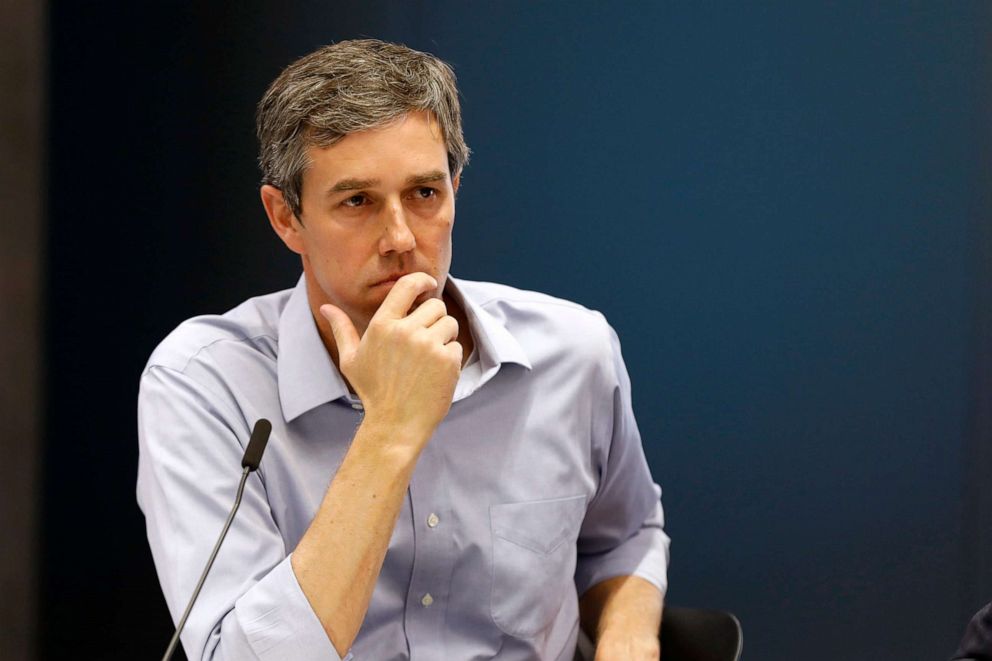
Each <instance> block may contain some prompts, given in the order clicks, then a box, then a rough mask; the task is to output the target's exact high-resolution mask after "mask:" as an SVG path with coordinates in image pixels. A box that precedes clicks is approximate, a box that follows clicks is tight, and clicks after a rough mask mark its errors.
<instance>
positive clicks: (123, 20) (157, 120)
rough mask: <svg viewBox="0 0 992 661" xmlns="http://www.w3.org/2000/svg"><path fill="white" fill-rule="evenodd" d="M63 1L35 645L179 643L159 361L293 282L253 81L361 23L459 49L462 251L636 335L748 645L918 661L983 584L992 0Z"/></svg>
mask: <svg viewBox="0 0 992 661" xmlns="http://www.w3.org/2000/svg"><path fill="white" fill-rule="evenodd" d="M50 24H51V62H50V74H51V85H50V99H49V101H50V152H51V155H50V167H49V172H50V176H49V202H48V204H49V212H50V225H51V226H50V241H49V269H48V273H49V284H48V331H47V346H48V356H49V358H48V360H49V365H48V402H49V410H50V412H51V413H50V414H49V416H48V419H47V432H48V433H47V438H48V450H47V463H46V468H45V479H46V488H45V504H44V512H45V532H44V538H43V544H42V556H43V567H42V574H43V575H42V613H41V617H42V627H41V628H42V632H41V633H42V650H43V653H44V658H63V657H68V656H71V655H73V654H74V655H76V657H75V658H80V657H79V655H82V657H83V658H108V657H109V658H138V657H142V658H155V654H156V653H161V652H160V650H161V649H162V648H164V643H165V641H166V640H167V638H168V636H169V635H170V633H171V631H170V630H169V626H170V624H169V621H168V617H167V615H166V613H165V609H164V603H163V600H162V598H161V595H160V593H159V592H158V588H157V583H156V581H155V577H154V572H153V568H152V566H151V560H150V555H149V553H148V550H147V544H146V542H145V539H144V536H143V521H142V519H141V517H140V513H139V512H138V510H137V507H136V505H135V503H134V493H133V489H134V478H135V469H136V468H135V467H136V461H137V445H136V438H135V419H134V407H135V404H134V398H135V395H136V391H137V379H138V375H139V373H140V371H141V367H142V365H143V364H144V361H145V359H146V358H147V356H148V354H149V353H150V351H151V349H152V348H153V347H154V345H155V344H156V343H157V342H158V341H159V340H160V339H161V338H162V337H164V335H165V334H166V333H167V332H168V331H169V330H170V329H171V328H172V327H174V326H175V325H176V324H177V323H178V322H179V321H181V320H182V319H184V318H186V317H189V316H192V315H194V314H198V313H203V312H219V311H223V310H225V309H228V308H230V307H232V306H233V305H235V304H236V303H238V302H239V301H241V300H243V299H244V298H246V297H247V296H250V295H253V294H257V293H261V292H266V291H271V290H275V289H281V288H285V287H288V286H291V285H292V284H293V282H294V281H295V276H296V274H297V273H298V270H299V266H298V263H297V262H296V261H295V260H294V259H293V258H292V257H291V256H290V255H289V254H288V253H287V252H286V251H285V250H284V249H283V248H282V246H281V244H280V243H279V242H278V240H277V239H276V237H274V236H273V235H272V234H271V231H270V230H269V229H268V226H267V222H266V220H265V217H264V214H263V211H262V208H261V205H260V204H259V203H258V197H257V182H258V172H257V169H256V167H255V163H254V157H255V142H254V137H253V112H254V105H255V103H256V102H257V100H258V99H259V98H260V96H261V95H262V93H263V92H264V90H265V87H266V86H267V84H268V83H269V82H270V81H271V80H272V79H273V78H274V77H275V76H276V75H277V74H278V72H279V71H280V70H281V69H282V67H284V66H285V65H286V64H288V63H289V62H290V61H291V60H292V59H294V58H295V57H297V56H300V55H303V54H305V53H307V52H309V51H311V50H312V49H314V48H315V47H317V46H319V45H322V44H325V43H328V42H330V41H332V40H338V39H343V38H350V37H357V36H375V37H379V38H383V39H387V40H398V41H403V42H405V43H407V44H408V45H410V46H412V47H415V48H420V49H423V50H428V51H430V52H433V53H435V54H437V55H439V56H440V57H442V58H443V59H445V60H447V61H449V62H451V63H452V64H453V65H454V66H455V68H456V72H457V73H458V76H459V82H460V86H461V90H462V94H463V97H464V98H463V112H464V119H465V132H466V137H467V140H468V142H469V145H470V146H471V147H472V148H473V150H474V154H473V159H472V162H471V164H470V165H469V167H468V169H467V170H466V172H465V173H464V176H463V182H462V188H461V190H460V191H459V200H458V222H457V225H456V230H455V258H454V264H453V268H452V271H453V273H455V274H456V275H458V276H461V277H467V278H475V279H489V280H498V281H502V282H507V283H509V284H513V285H516V286H520V287H526V288H531V289H538V290H542V291H546V292H548V293H551V294H555V295H559V296H563V297H566V298H570V299H573V300H576V301H579V302H581V303H583V304H585V305H587V306H589V307H593V308H597V309H599V310H601V311H603V312H604V313H605V314H606V315H607V317H608V318H609V319H610V321H611V322H612V324H613V325H614V326H615V328H616V329H617V331H618V333H619V334H620V337H621V339H622V341H623V346H624V353H625V357H626V359H627V363H628V368H629V370H630V374H631V379H632V382H633V387H634V403H635V410H636V411H637V413H638V418H639V422H640V428H641V432H642V435H643V438H644V444H645V449H646V452H647V455H648V458H649V460H650V463H651V466H652V469H653V471H654V474H655V476H656V478H657V479H658V481H659V482H660V483H661V484H662V486H663V488H664V503H665V506H666V511H667V517H668V530H669V532H670V534H671V536H672V538H673V544H672V564H671V569H670V579H671V589H670V592H669V602H670V603H677V604H682V605H703V606H712V607H721V608H727V609H730V610H733V611H734V612H736V613H737V614H738V615H739V616H740V618H741V620H742V621H743V623H744V628H745V632H746V633H745V639H746V646H745V658H747V659H752V660H767V661H775V660H779V659H782V660H784V659H794V658H806V659H810V660H823V661H826V660H836V659H869V658H872V659H875V658H880V659H920V660H923V659H941V658H945V657H948V656H949V655H950V653H951V652H952V651H953V648H954V646H955V645H956V642H957V640H958V638H959V637H960V634H961V632H962V630H963V626H964V623H965V621H966V619H967V617H966V616H967V614H968V613H969V612H970V611H974V610H977V608H978V606H979V605H981V603H984V602H985V601H987V600H988V599H990V598H992V594H990V593H989V592H990V591H992V585H988V584H980V583H981V577H980V575H979V572H978V569H977V568H976V566H975V564H974V552H975V547H974V540H975V539H978V531H977V530H976V527H978V526H981V525H984V524H985V523H986V522H985V521H983V520H982V519H980V518H979V517H978V516H977V515H975V516H972V515H966V514H965V512H966V507H965V505H966V503H965V502H964V500H965V496H964V494H965V489H966V488H968V487H969V486H970V487H972V488H974V485H973V484H971V485H969V484H968V483H966V482H967V480H966V475H967V473H966V471H965V464H966V462H968V461H970V457H971V455H969V454H968V452H966V448H968V447H970V446H969V445H968V442H969V439H973V438H974V437H975V435H976V434H980V433H982V432H983V430H981V429H977V430H976V428H975V424H974V414H973V410H974V407H975V402H976V399H977V398H980V397H983V396H984V395H987V394H989V393H982V392H979V391H978V389H977V388H978V386H977V385H976V384H978V383H980V382H981V379H978V378H976V374H975V372H976V369H978V368H977V367H976V366H977V365H979V364H980V363H979V362H978V358H977V356H978V352H979V351H980V347H981V346H982V342H984V341H985V339H986V338H985V337H984V336H983V335H982V333H983V332H984V331H983V327H982V326H981V325H980V324H979V323H978V322H977V321H976V320H977V319H979V318H980V317H981V312H982V311H981V309H980V308H979V305H978V301H979V300H981V298H980V295H981V293H982V292H985V291H987V288H988V282H987V280H988V274H989V271H988V270H985V267H984V266H983V263H984V260H987V259H989V257H990V256H992V252H989V251H988V249H987V246H988V238H989V235H988V226H989V221H990V215H992V202H990V198H989V195H988V194H987V192H986V189H987V188H988V185H989V174H990V172H989V170H990V168H989V155H990V145H992V141H990V137H992V136H990V124H989V121H990V119H992V116H990V108H992V104H990V95H989V85H990V83H989V81H990V80H992V76H990V74H992V66H990V54H992V51H990V48H989V35H990V32H989V30H990V28H992V6H990V5H988V4H986V3H980V2H959V3H937V2H934V3H886V4H882V3H831V4H829V5H827V4H825V3H795V2H779V3H760V5H751V6H748V7H742V6H740V5H739V4H738V3H682V4H680V5H667V4H666V5H661V4H651V5H648V4H647V3H644V4H641V3H630V4H612V5H609V6H606V5H605V3H575V2H569V3H564V2H561V3H540V4H537V3H534V4H532V3H523V2H505V3H493V4H492V5H488V4H482V3H478V4H470V5H466V4H465V3H456V2H409V3H400V2H396V3H385V2H371V3H370V2H353V3H337V4H335V5H334V6H331V5H329V4H326V3H319V2H306V3H297V4H296V5H295V8H294V9H292V10H287V9H285V8H284V7H283V6H282V3H262V2H258V1H256V2H248V3H239V4H238V6H237V8H235V7H234V6H231V7H219V6H217V7H212V8H198V9H194V8H191V7H185V6H182V7H180V6H176V5H171V6H169V7H168V8H166V7H159V8H149V7H138V6H132V5H125V4H121V5H120V6H116V7H114V6H111V5H101V6H99V7H95V6H86V7H84V6H82V5H75V4H69V3H66V4H56V5H55V6H54V7H53V8H52V10H51V20H50ZM985 431H987V430H985ZM971 475H972V477H971V478H970V479H972V480H975V479H978V478H976V476H978V475H984V476H985V477H987V474H983V473H981V472H977V473H976V472H973V473H971ZM91 626H92V627H95V628H93V629H90V628H89V627H91Z"/></svg>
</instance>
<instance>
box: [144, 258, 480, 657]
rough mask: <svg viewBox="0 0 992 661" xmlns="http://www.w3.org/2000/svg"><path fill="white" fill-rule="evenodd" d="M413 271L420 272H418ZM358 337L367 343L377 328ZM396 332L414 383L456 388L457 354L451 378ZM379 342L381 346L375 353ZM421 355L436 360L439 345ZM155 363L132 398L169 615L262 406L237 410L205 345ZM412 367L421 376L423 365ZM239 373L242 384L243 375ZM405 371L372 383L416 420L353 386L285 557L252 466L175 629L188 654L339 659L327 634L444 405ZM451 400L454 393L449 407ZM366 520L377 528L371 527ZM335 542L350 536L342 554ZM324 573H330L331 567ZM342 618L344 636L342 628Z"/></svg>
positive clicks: (381, 536) (335, 636) (363, 588)
mask: <svg viewBox="0 0 992 661" xmlns="http://www.w3.org/2000/svg"><path fill="white" fill-rule="evenodd" d="M411 277H412V276H411ZM420 278H428V276H425V275H423V274H420ZM416 279H417V278H414V280H416ZM428 279H429V278H428ZM407 286H409V283H408V285H407ZM396 290H397V288H396V287H394V291H396ZM400 293H402V292H398V293H397V295H399V294H400ZM410 300H411V301H412V300H413V295H411V296H410ZM432 307H433V308H434V314H436V313H438V310H437V306H436V304H432V305H427V304H425V305H422V306H421V307H420V308H418V312H420V310H421V309H423V310H424V312H420V316H419V317H416V316H414V315H410V316H409V317H406V319H407V321H406V322H405V325H407V326H416V322H417V321H418V320H421V321H422V318H423V316H424V314H425V313H426V312H427V311H429V310H430V309H431V308H432ZM441 319H443V317H441ZM441 319H439V320H438V322H437V323H440V322H441ZM437 323H435V324H433V325H432V326H431V327H433V326H436V325H437ZM445 323H446V324H448V323H451V322H445ZM382 325H383V326H385V327H389V326H390V324H382ZM421 329H422V330H428V329H427V328H424V327H423V326H422V327H421ZM414 330H415V329H414ZM392 334H393V333H391V334H390V335H392ZM366 335H368V338H363V340H362V343H363V344H367V342H368V341H370V340H372V339H374V337H375V335H376V333H374V332H373V333H366ZM395 335H397V337H398V338H409V337H413V338H415V339H414V340H413V341H414V342H420V343H422V346H421V348H423V346H426V345H431V346H433V345H432V343H431V341H430V338H426V339H425V338H423V337H422V336H423V335H424V333H419V332H412V333H411V332H408V331H403V330H402V329H401V330H400V332H397V333H395ZM427 335H431V334H430V333H427ZM416 338H419V339H416ZM393 339H394V340H395V341H397V342H399V344H400V346H401V352H402V353H404V354H406V355H404V356H401V357H400V359H398V362H397V366H398V369H399V370H400V371H401V372H402V373H405V374H407V375H408V377H409V378H408V379H407V380H412V381H415V383H416V385H417V387H418V388H422V389H426V390H429V389H428V388H427V387H428V386H429V385H430V384H431V383H434V377H436V376H437V375H438V374H440V373H443V374H446V375H447V376H448V377H451V379H452V384H453V382H454V381H455V380H456V379H457V372H458V365H460V360H458V359H454V360H452V361H451V362H453V363H454V365H455V367H454V368H453V369H454V376H452V375H451V370H450V369H449V370H447V371H445V370H443V369H439V368H437V367H429V366H428V367H425V366H423V365H422V364H421V365H420V366H419V367H418V366H417V364H416V363H415V364H414V368H413V369H410V368H409V366H410V364H411V362H412V361H414V360H415V357H416V356H417V355H420V353H422V351H420V350H419V349H416V348H413V349H411V348H409V347H407V348H406V349H402V345H403V341H402V340H401V339H399V340H397V339H396V338H393ZM451 344H452V343H448V344H447V345H445V346H449V347H450V348H449V349H447V351H448V352H450V353H452V354H460V348H459V347H456V346H451ZM385 351H387V350H386V349H384V348H382V347H380V348H379V349H378V351H377V352H378V353H384V352H385ZM359 353H361V352H359ZM427 353H428V354H429V355H434V356H435V358H436V353H437V352H436V351H435V349H433V348H431V349H429V350H428V351H427ZM153 358H155V360H154V361H152V362H151V363H150V367H149V369H147V370H146V371H145V373H144V374H143V376H142V382H141V394H140V396H139V405H138V419H139V444H140V455H139V470H138V489H137V495H138V501H139V504H140V505H141V508H142V510H143V512H144V514H145V517H146V523H147V529H148V540H149V544H150V546H151V550H152V555H153V556H154V559H155V565H156V569H157V571H158V575H159V579H160V582H161V584H162V591H163V593H164V595H165V598H166V601H167V602H168V604H169V607H170V610H171V612H172V615H173V618H174V619H178V616H179V613H181V612H182V609H183V608H184V607H185V605H186V602H187V600H188V599H189V595H190V593H191V592H192V590H193V586H194V585H195V583H196V580H197V578H198V576H199V572H200V570H201V569H202V566H203V562H204V561H205V560H206V558H207V556H208V554H209V552H210V549H211V548H212V546H213V543H214V541H215V539H216V535H217V533H218V531H219V530H220V529H221V526H222V524H223V522H224V519H225V518H226V515H227V512H228V511H229V510H230V506H231V499H232V498H233V496H234V488H235V486H236V485H237V481H238V472H237V470H236V467H237V466H238V465H239V463H240V461H241V455H242V453H243V451H244V442H245V441H246V440H247V437H248V432H249V429H248V427H247V425H246V423H247V422H248V421H249V420H248V419H250V420H254V417H255V416H257V415H258V411H255V410H243V409H242V408H241V404H240V403H239V402H237V401H235V400H234V399H233V398H231V397H230V394H229V391H228V389H227V383H226V382H225V380H224V376H223V374H224V370H223V369H220V368H219V367H218V366H217V365H216V364H214V363H213V362H212V359H211V357H210V355H209V352H203V353H202V354H201V355H200V356H199V358H198V359H197V360H195V361H189V360H188V359H187V358H186V357H185V354H184V353H181V352H180V353H170V350H169V349H166V350H165V353H163V354H160V355H159V356H157V357H153ZM352 358H353V357H352V356H351V354H348V359H349V360H351V359H352ZM349 360H345V361H343V363H344V364H345V365H346V367H345V371H346V374H350V375H351V378H352V381H353V384H355V383H361V382H363V381H362V378H361V377H360V376H359V377H358V378H356V377H355V376H354V375H355V372H348V369H349V368H348V367H347V365H350V364H351V363H350V362H349ZM431 360H433V359H431V358H428V359H427V362H428V363H430V362H431ZM442 362H444V361H443V360H442ZM420 369H423V370H424V372H425V373H424V374H420V373H419V372H418V370H420ZM358 372H362V370H358ZM241 376H242V377H243V378H245V379H246V380H250V379H251V377H250V372H248V373H245V374H243V375H241ZM258 378H260V379H263V380H264V379H265V378H266V376H265V375H264V374H260V375H259V377H258ZM402 380H403V379H399V380H398V379H394V378H382V379H378V380H377V381H379V382H381V383H382V384H392V385H391V387H392V388H393V391H395V393H396V395H397V396H398V398H399V400H400V401H402V402H404V403H410V404H413V405H418V403H419V405H418V406H419V409H418V411H419V414H418V415H410V414H409V413H408V411H406V410H405V409H404V408H403V407H390V406H388V402H389V401H392V399H391V398H390V397H385V396H384V395H383V394H382V393H379V392H378V391H369V390H365V389H363V388H362V387H357V388H356V389H357V390H358V392H359V394H360V395H361V396H362V398H363V401H364V402H365V403H366V415H365V421H364V423H363V424H362V426H361V427H360V428H359V430H358V431H357V433H356V435H355V437H354V438H353V439H352V443H351V445H350V448H349V451H348V453H347V454H346V457H345V460H343V461H342V466H341V467H340V470H339V472H338V473H337V475H336V477H335V479H334V481H333V482H332V483H331V485H330V487H328V490H327V492H326V496H325V498H324V503H323V505H322V506H321V507H320V508H319V510H318V513H317V515H316V516H315V519H314V521H313V522H312V524H311V527H310V529H309V530H308V531H307V533H306V534H305V535H304V537H303V538H301V540H300V542H299V543H298V546H297V549H296V550H295V551H293V553H292V554H291V555H288V553H289V551H291V550H292V549H291V548H287V547H286V546H285V542H284V539H283V536H282V534H281V532H280V530H279V528H278V527H277V525H276V522H275V517H274V515H273V512H272V511H271V509H270V503H269V496H268V494H267V493H266V488H265V486H264V480H265V462H264V461H263V462H262V469H261V471H259V472H258V473H254V474H252V475H251V477H250V478H249V480H248V483H247V487H246V489H245V494H244V499H243V500H242V503H241V508H240V510H239V511H238V517H237V519H236V520H235V523H234V525H233V526H232V527H231V530H230V532H229V533H228V537H227V540H226V541H225V543H224V547H223V549H222V551H221V553H220V554H219V556H218V558H217V563H216V564H215V566H214V569H213V571H212V572H211V574H210V578H209V580H208V581H207V584H206V586H205V590H204V592H203V593H202V594H201V595H200V598H199V600H198V601H197V604H196V607H195V608H194V609H193V612H192V615H191V617H190V620H189V621H188V622H187V625H186V629H185V631H184V633H183V647H184V649H185V650H186V653H187V655H188V656H189V658H190V659H203V660H207V659H213V660H214V661H221V660H222V659H237V660H239V661H248V660H262V661H277V660H279V659H289V658H291V659H295V660H298V661H310V660H313V661H317V660H318V659H337V658H339V656H338V654H337V652H336V650H335V645H334V644H332V642H333V643H335V644H337V645H338V646H339V648H340V649H342V651H343V650H346V649H347V647H349V646H350V645H351V641H352V640H353V639H354V632H355V631H357V624H360V623H361V620H362V618H363V616H364V613H365V612H366V610H367V607H368V598H369V595H370V594H371V589H372V586H373V585H374V583H375V580H376V578H377V577H378V573H379V568H380V567H381V564H382V559H383V556H384V553H385V548H386V544H388V540H389V538H390V536H391V534H392V530H393V527H394V525H395V520H396V512H397V511H398V508H399V506H400V504H401V503H402V494H403V493H404V492H405V489H406V485H407V481H408V479H409V474H408V473H405V471H407V465H408V464H409V465H410V470H412V462H413V461H415V458H416V456H417V455H418V454H419V449H417V445H416V444H417V443H423V442H426V439H427V438H429V436H430V430H432V429H433V427H432V426H431V423H430V421H431V420H433V419H440V418H441V417H443V412H444V411H447V407H448V406H449V405H450V404H448V403H445V396H444V391H443V390H442V391H441V394H440V395H439V394H438V393H437V391H436V390H434V391H430V392H432V393H433V395H432V396H433V397H434V398H435V399H434V400H433V401H430V402H428V403H427V404H424V403H423V399H424V396H425V395H426V394H427V393H422V394H417V393H413V394H412V395H409V394H404V393H403V386H402V384H401V383H400V384H399V385H397V383H398V382H399V381H402ZM453 387H454V386H453V385H452V386H451V390H452V391H453ZM386 394H389V393H386ZM393 399H395V398H393ZM450 399H451V396H450V394H449V395H447V402H449V403H450ZM425 416H426V417H425ZM398 419H399V420H403V421H404V424H403V425H399V426H398V428H399V429H401V430H402V433H400V432H396V431H395V429H396V428H397V425H391V424H388V421H391V420H398ZM383 421H386V422H383ZM404 443H407V444H406V445H404ZM270 456H271V455H270ZM411 456H412V457H413V458H410V457H411ZM383 457H386V459H383ZM400 458H403V460H402V461H400V460H399V459H400ZM407 459H409V460H407ZM232 468H233V470H232ZM394 483H395V484H394ZM373 494H374V495H375V497H374V498H373V497H371V496H372V495H373ZM396 494H400V495H399V496H396ZM363 496H364V499H363ZM383 503H386V504H385V505H384V504H383ZM389 503H392V505H389ZM335 514H337V515H338V516H335ZM373 520H376V521H377V523H376V524H375V525H372V526H369V525H368V522H369V521H373ZM352 531H355V532H354V533H353V532H352ZM342 540H346V541H347V542H348V545H347V548H344V549H343V550H342V549H341V547H342V545H341V541H342ZM383 540H384V541H383ZM377 553H378V554H379V555H378V556H376V554H377ZM331 570H333V571H334V572H335V574H336V576H334V577H328V576H326V573H327V572H329V571H331ZM297 572H299V574H300V576H297ZM349 591H350V592H349ZM344 602H348V603H344ZM349 609H351V610H349ZM349 617H351V618H352V619H351V620H349V619H348V618H349ZM338 622H342V623H343V626H342V625H339V624H338ZM349 622H350V624H349ZM356 622H357V624H355V623H356ZM349 626H350V627H351V628H352V631H351V633H350V634H347V629H348V627H349ZM342 632H344V633H342ZM346 637H347V640H345V638H346ZM342 641H344V642H342Z"/></svg>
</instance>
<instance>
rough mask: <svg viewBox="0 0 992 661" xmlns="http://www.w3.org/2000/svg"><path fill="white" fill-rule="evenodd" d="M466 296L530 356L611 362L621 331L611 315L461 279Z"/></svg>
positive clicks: (525, 291)
mask: <svg viewBox="0 0 992 661" xmlns="http://www.w3.org/2000/svg"><path fill="white" fill-rule="evenodd" d="M458 286H459V288H460V290H461V291H462V292H463V294H464V295H465V296H466V297H467V298H469V299H470V300H471V301H472V302H473V303H475V304H476V305H478V306H479V307H481V308H482V309H483V310H485V312H486V313H488V314H489V315H491V316H492V317H494V318H495V319H496V320H497V321H498V322H499V323H501V324H502V325H503V326H504V327H505V328H506V329H507V330H508V331H509V332H510V333H511V334H512V335H513V336H514V337H515V338H516V339H517V340H518V341H519V342H520V343H521V344H522V345H524V347H525V350H526V351H527V353H528V354H529V355H533V353H534V352H535V351H536V352H538V353H545V352H551V353H553V354H556V355H557V357H559V358H561V357H562V356H563V355H564V354H570V355H571V357H572V358H575V359H579V360H583V361H589V360H592V361H593V362H596V363H603V362H605V363H610V362H612V355H613V353H614V352H613V348H614V347H615V346H617V339H616V333H615V332H614V331H613V328H612V327H611V326H610V324H609V323H608V322H607V320H606V317H604V316H603V314H602V313H601V312H599V311H597V310H592V309H590V308H587V307H585V306H584V305H580V304H579V303H576V302H574V301H569V300H567V299H564V298H558V297H556V296H550V295H548V294H543V293H541V292H536V291H530V290H526V289H518V288H516V287H510V286H507V285H502V284H496V283H492V282H476V281H469V280H458Z"/></svg>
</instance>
